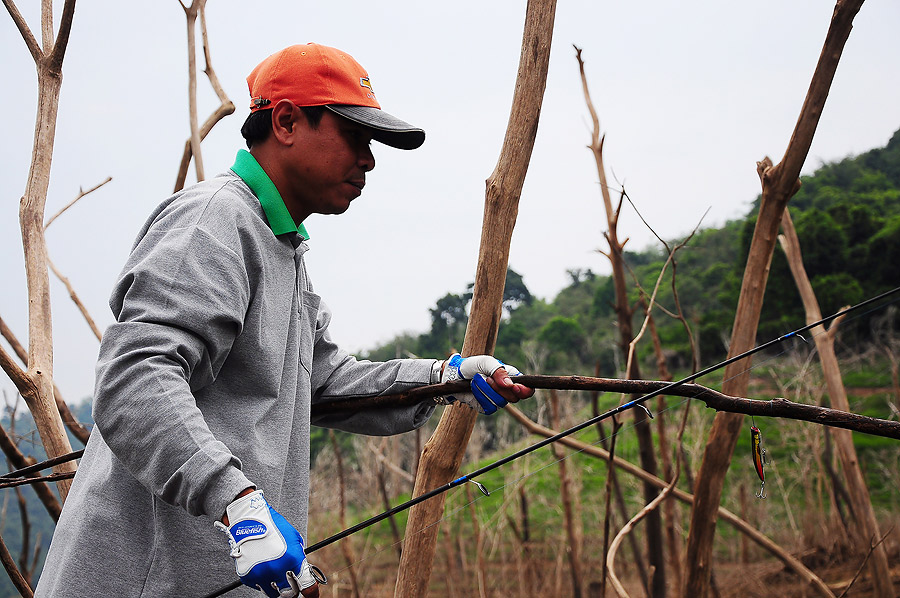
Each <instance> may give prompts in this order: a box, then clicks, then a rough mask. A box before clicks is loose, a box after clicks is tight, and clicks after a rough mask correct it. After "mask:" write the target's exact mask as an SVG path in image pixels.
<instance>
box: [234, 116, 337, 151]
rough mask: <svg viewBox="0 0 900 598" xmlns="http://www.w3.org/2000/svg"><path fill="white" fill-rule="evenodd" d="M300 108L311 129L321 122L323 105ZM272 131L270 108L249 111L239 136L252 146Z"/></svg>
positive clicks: (248, 145) (263, 139)
mask: <svg viewBox="0 0 900 598" xmlns="http://www.w3.org/2000/svg"><path fill="white" fill-rule="evenodd" d="M300 110H302V111H303V114H304V115H305V116H306V121H307V122H308V123H309V125H310V126H311V127H312V128H313V129H317V128H318V127H319V123H320V122H322V114H324V113H325V107H324V106H300ZM271 132H272V109H271V108H266V109H265V110H257V111H256V112H251V113H250V116H248V117H247V120H245V121H244V124H243V125H242V126H241V136H242V137H243V138H244V139H245V140H246V141H247V147H253V144H254V143H262V142H263V141H265V140H266V139H268V138H269V134H271Z"/></svg>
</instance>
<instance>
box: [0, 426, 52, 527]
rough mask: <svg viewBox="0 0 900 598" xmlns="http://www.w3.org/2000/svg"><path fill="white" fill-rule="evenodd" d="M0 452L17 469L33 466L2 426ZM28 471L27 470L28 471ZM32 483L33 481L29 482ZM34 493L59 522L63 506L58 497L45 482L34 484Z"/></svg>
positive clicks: (0, 478)
mask: <svg viewBox="0 0 900 598" xmlns="http://www.w3.org/2000/svg"><path fill="white" fill-rule="evenodd" d="M0 450H3V453H4V454H5V455H6V458H7V459H8V460H9V462H10V464H12V466H13V467H16V468H26V467H29V466H31V465H33V463H34V460H33V459H31V460H29V459H28V457H26V456H25V455H24V454H22V452H21V451H20V450H19V447H17V446H16V443H15V442H13V440H12V438H10V437H9V435H8V434H7V433H6V430H5V429H4V428H3V426H0ZM26 471H27V470H26ZM22 475H23V476H24V475H30V476H31V478H37V477H39V476H36V475H34V474H28V473H23V474H22ZM2 479H3V478H2V476H0V480H2ZM29 482H31V480H29ZM34 484H35V485H34V491H35V493H37V495H38V498H39V499H41V502H42V503H43V504H44V507H45V508H46V509H47V512H48V513H50V517H52V518H53V521H58V520H59V515H60V513H61V512H62V505H60V504H59V500H57V498H56V495H55V494H54V493H53V491H52V490H51V489H50V487H49V486H47V484H45V483H43V482H36V481H35V482H34Z"/></svg>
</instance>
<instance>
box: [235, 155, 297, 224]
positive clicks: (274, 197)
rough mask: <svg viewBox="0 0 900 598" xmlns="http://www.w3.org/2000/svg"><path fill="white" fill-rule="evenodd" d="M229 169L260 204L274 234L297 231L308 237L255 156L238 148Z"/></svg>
mask: <svg viewBox="0 0 900 598" xmlns="http://www.w3.org/2000/svg"><path fill="white" fill-rule="evenodd" d="M231 170H232V171H233V172H234V173H235V174H236V175H238V176H239V177H241V179H243V181H244V182H245V183H247V186H248V187H250V190H251V191H253V194H254V195H256V198H257V199H259V204H260V205H261V206H262V209H263V212H265V214H266V219H267V220H268V221H269V228H271V229H272V233H273V234H274V235H283V234H285V233H299V234H300V236H301V237H303V239H304V240H307V239H309V233H307V232H306V227H305V226H303V223H302V222H301V223H300V225H299V226H298V225H297V223H295V222H294V219H293V218H291V213H290V212H288V209H287V206H285V205H284V200H283V199H282V198H281V193H279V192H278V189H277V188H276V187H275V183H273V182H272V179H270V178H269V175H267V174H266V171H265V170H263V168H262V166H260V165H259V162H257V161H256V158H254V157H253V155H252V154H251V153H250V152H248V151H247V150H243V149H242V150H238V154H237V158H235V160H234V166H232V167H231Z"/></svg>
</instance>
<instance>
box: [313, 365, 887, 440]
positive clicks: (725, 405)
mask: <svg viewBox="0 0 900 598" xmlns="http://www.w3.org/2000/svg"><path fill="white" fill-rule="evenodd" d="M516 382H518V383H519V384H524V385H525V386H528V387H529V388H554V389H557V390H599V391H603V392H615V393H627V394H648V393H651V392H656V391H659V390H661V389H664V388H666V387H667V386H669V385H671V384H672V383H671V382H664V381H657V380H615V379H610V378H589V377H587V376H535V375H528V374H523V375H521V376H516ZM468 389H469V382H468V381H467V380H457V381H455V382H445V383H443V384H432V385H430V386H420V387H417V388H413V389H410V390H408V391H404V392H399V393H396V394H389V395H381V396H377V397H360V398H354V399H347V400H343V401H333V402H329V403H318V404H316V405H313V408H312V415H313V417H318V416H323V415H330V414H333V413H344V412H354V411H359V410H360V409H379V408H385V407H397V406H409V405H416V404H418V403H421V402H423V401H426V400H428V399H433V398H434V397H438V396H442V395H451V394H453V393H459V392H465V391H467V390H468ZM666 394H669V395H674V396H680V397H689V398H692V399H697V400H699V401H703V402H704V403H706V406H707V407H708V408H710V409H715V410H716V411H720V412H727V413H741V414H744V415H753V416H757V417H781V418H787V419H796V420H800V421H808V422H811V423H814V424H819V425H823V426H831V427H833V428H844V429H847V430H853V431H854V432H862V433H864V434H871V435H873V436H883V437H885V438H894V439H897V440H900V421H891V420H884V419H878V418H874V417H868V416H865V415H858V414H856V413H849V412H846V411H841V410H839V409H829V408H827V407H819V406H817V405H805V404H802V403H794V402H792V401H789V400H787V399H784V398H775V399H772V400H770V401H760V400H754V399H747V398H742V397H733V396H730V395H727V394H724V393H721V392H719V391H716V390H713V389H711V388H707V387H706V386H701V385H699V384H680V385H677V386H674V387H672V388H670V389H667V390H666Z"/></svg>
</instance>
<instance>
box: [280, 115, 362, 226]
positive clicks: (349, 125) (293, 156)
mask: <svg viewBox="0 0 900 598" xmlns="http://www.w3.org/2000/svg"><path fill="white" fill-rule="evenodd" d="M298 112H299V111H298ZM294 126H295V127H297V133H298V135H297V137H296V142H295V143H294V144H293V145H292V146H291V148H290V150H289V158H290V159H289V163H288V164H286V167H285V174H286V175H287V177H286V178H287V180H286V181H285V187H286V188H285V189H283V190H281V191H282V198H283V199H284V202H285V205H286V206H287V208H288V210H289V211H290V212H291V215H292V216H293V217H294V219H295V220H297V221H298V222H301V221H302V220H305V219H306V217H307V216H309V215H310V214H341V213H343V212H345V211H346V210H347V208H349V207H350V202H351V201H353V200H354V199H356V198H357V197H359V195H360V194H361V193H362V189H363V186H365V184H366V173H367V172H368V171H370V170H372V169H373V168H375V158H374V157H373V156H372V150H371V148H370V147H369V144H370V143H371V141H372V133H371V131H370V130H369V129H367V128H366V127H364V126H362V125H358V124H356V123H354V122H352V121H350V120H347V119H345V118H343V117H341V116H338V115H337V114H334V113H333V112H330V111H328V110H325V112H324V113H323V114H322V121H321V122H320V123H319V126H318V127H316V128H313V127H312V126H311V125H310V124H309V122H307V120H306V117H305V116H304V115H303V114H302V113H301V114H300V116H299V118H297V119H296V121H295V124H294Z"/></svg>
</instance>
